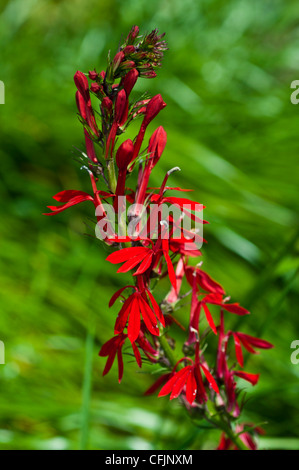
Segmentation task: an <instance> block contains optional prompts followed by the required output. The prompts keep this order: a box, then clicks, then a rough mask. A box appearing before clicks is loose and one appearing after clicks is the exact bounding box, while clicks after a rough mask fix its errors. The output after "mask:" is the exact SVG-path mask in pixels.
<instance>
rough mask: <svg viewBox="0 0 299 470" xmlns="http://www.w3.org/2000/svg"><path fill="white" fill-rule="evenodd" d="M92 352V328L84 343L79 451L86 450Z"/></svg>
mask: <svg viewBox="0 0 299 470" xmlns="http://www.w3.org/2000/svg"><path fill="white" fill-rule="evenodd" d="M93 350H94V327H92V328H90V329H89V330H88V331H87V335H86V341H85V366H84V377H83V386H82V408H81V435H80V450H85V449H87V446H88V438H89V425H90V398H91V390H92V363H93Z"/></svg>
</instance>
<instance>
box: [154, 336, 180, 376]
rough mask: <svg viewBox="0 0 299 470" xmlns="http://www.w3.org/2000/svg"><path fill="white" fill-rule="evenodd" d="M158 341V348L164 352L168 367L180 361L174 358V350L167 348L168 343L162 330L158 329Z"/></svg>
mask: <svg viewBox="0 0 299 470" xmlns="http://www.w3.org/2000/svg"><path fill="white" fill-rule="evenodd" d="M158 339H159V343H160V346H161V348H162V350H163V352H164V356H165V357H166V358H167V359H168V361H169V362H170V365H171V366H172V367H174V366H175V365H176V363H177V362H178V361H179V360H180V358H179V357H177V356H176V354H175V352H174V350H173V349H171V347H170V346H169V343H168V341H167V338H166V336H165V333H164V332H163V329H162V328H160V336H159V338H158Z"/></svg>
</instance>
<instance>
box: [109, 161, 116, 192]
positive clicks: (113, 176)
mask: <svg viewBox="0 0 299 470" xmlns="http://www.w3.org/2000/svg"><path fill="white" fill-rule="evenodd" d="M107 171H108V185H109V189H110V191H111V192H112V193H113V194H114V193H115V190H116V183H117V181H116V174H115V166H114V160H113V158H110V159H109V160H107Z"/></svg>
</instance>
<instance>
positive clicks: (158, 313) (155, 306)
mask: <svg viewBox="0 0 299 470" xmlns="http://www.w3.org/2000/svg"><path fill="white" fill-rule="evenodd" d="M146 293H147V295H148V296H149V298H150V301H151V304H152V306H153V309H154V311H155V314H156V316H157V318H158V320H159V322H160V323H162V325H163V326H165V320H164V317H163V313H162V311H161V309H160V307H159V305H158V304H157V302H156V299H155V298H154V296H153V295H152V293H151V292H150V291H149V290H148V289H146Z"/></svg>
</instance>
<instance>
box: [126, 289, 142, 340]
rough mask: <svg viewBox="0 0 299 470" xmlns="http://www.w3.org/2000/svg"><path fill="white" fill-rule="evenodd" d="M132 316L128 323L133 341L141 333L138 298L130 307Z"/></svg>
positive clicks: (129, 336)
mask: <svg viewBox="0 0 299 470" xmlns="http://www.w3.org/2000/svg"><path fill="white" fill-rule="evenodd" d="M130 310H131V311H130V317H129V323H128V338H129V340H130V341H131V343H133V342H134V341H135V340H136V339H137V338H138V335H139V331H140V311H139V305H138V301H137V298H136V297H135V298H134V299H133V301H132V304H131V308H130Z"/></svg>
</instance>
